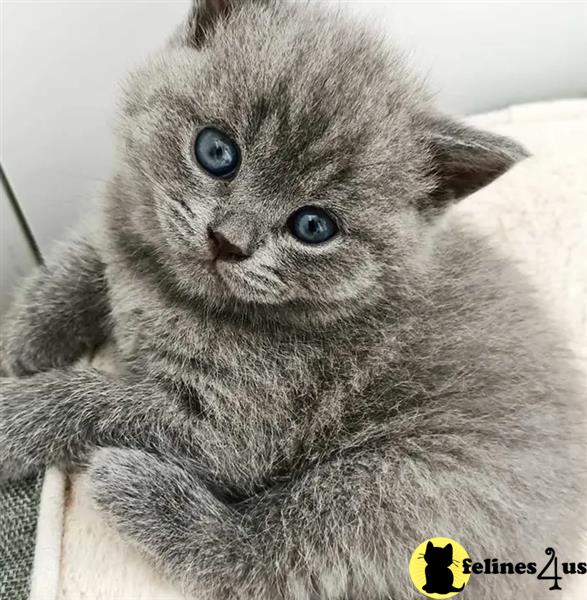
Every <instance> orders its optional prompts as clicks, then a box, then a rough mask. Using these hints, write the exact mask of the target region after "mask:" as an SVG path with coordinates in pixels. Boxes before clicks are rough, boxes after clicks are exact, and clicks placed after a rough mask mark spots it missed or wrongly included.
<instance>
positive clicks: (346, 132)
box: [127, 5, 423, 199]
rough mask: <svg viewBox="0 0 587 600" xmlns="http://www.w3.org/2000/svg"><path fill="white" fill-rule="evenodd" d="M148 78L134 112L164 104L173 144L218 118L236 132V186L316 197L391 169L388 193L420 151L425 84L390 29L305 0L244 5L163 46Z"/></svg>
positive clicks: (169, 141) (166, 142)
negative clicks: (359, 23)
mask: <svg viewBox="0 0 587 600" xmlns="http://www.w3.org/2000/svg"><path fill="white" fill-rule="evenodd" d="M138 83H139V86H138V87H139V89H140V91H139V93H138V94H136V95H135V96H137V97H141V96H142V100H141V101H140V102H139V103H140V104H142V108H141V107H140V108H139V109H138V110H136V107H134V106H133V107H132V108H131V111H132V110H136V112H140V111H141V110H142V109H144V110H145V111H147V112H149V111H151V110H152V107H153V104H155V105H156V108H155V110H156V112H157V111H158V112H159V114H160V115H161V118H160V119H159V123H160V126H162V127H163V128H166V129H168V131H169V134H168V135H169V139H165V140H163V144H164V145H166V146H167V145H168V146H173V145H174V143H177V142H175V141H174V140H173V139H172V138H174V137H175V138H176V139H178V140H179V139H181V140H183V141H184V142H185V140H188V139H189V137H190V136H192V135H193V128H194V127H198V126H205V125H210V124H211V125H215V126H218V127H220V128H221V129H224V130H225V131H226V132H227V133H228V134H229V135H231V136H232V137H234V138H235V140H236V141H237V143H238V144H239V145H240V146H241V149H242V151H243V153H244V155H245V159H246V160H244V161H243V169H242V172H241V175H240V176H239V178H238V179H239V181H238V182H236V184H235V185H237V186H239V185H246V186H249V189H250V190H252V189H254V188H255V187H256V186H257V187H258V188H259V189H262V190H263V192H264V193H265V192H266V191H267V189H268V188H270V189H272V190H280V191H281V192H283V193H284V194H285V191H287V194H286V195H290V196H292V197H294V196H297V197H301V196H302V195H304V197H305V198H308V199H309V198H311V197H313V198H319V196H320V194H321V192H322V190H324V189H326V188H332V186H336V185H339V186H341V185H346V184H347V183H348V182H349V181H352V184H353V186H354V187H355V188H356V187H357V186H359V185H361V178H364V181H365V183H367V182H368V183H369V185H370V186H371V187H373V186H374V185H375V183H376V181H377V180H378V179H379V178H385V179H386V185H387V195H388V196H389V195H390V194H393V192H394V189H393V186H394V185H397V186H398V189H399V191H401V189H400V188H401V187H402V186H403V183H402V182H403V180H405V179H406V177H408V176H409V168H411V167H410V164H411V163H413V156H414V155H415V154H416V153H414V152H413V150H412V145H413V135H412V131H411V114H412V111H413V110H416V109H417V108H418V105H420V104H421V103H422V101H423V100H422V95H421V92H420V88H419V85H418V83H417V82H414V81H413V80H411V79H410V78H409V77H408V76H407V75H406V73H405V71H404V69H403V66H402V63H401V61H399V60H398V59H397V57H396V56H395V55H394V54H393V52H392V51H391V50H390V49H389V48H388V46H387V45H386V44H385V43H384V42H383V41H382V39H380V38H378V37H377V36H373V35H372V34H371V33H367V32H365V31H363V30H362V29H361V28H358V27H356V25H351V24H350V23H349V22H348V21H347V20H346V19H344V18H341V17H338V16H336V15H332V14H324V13H323V12H322V11H316V12H314V11H311V10H308V7H307V6H304V7H296V6H295V5H293V6H291V5H288V6H285V5H284V6H283V7H281V8H280V9H279V10H260V9H259V8H258V7H257V8H255V9H253V8H251V10H247V11H241V12H239V13H238V14H236V15H234V16H233V17H232V18H230V19H229V20H228V21H227V22H226V23H223V24H222V25H221V26H219V27H218V28H217V30H216V31H215V34H214V35H213V36H212V37H211V38H210V39H209V40H208V42H207V43H206V45H205V46H203V47H202V48H198V49H194V48H190V47H180V48H174V49H171V50H169V51H167V52H166V53H164V54H163V55H161V56H160V57H159V58H158V59H156V60H155V61H154V62H152V63H151V67H150V73H149V72H147V76H146V77H141V78H139V81H138ZM145 91H146V92H145ZM131 96H132V95H131ZM131 102H132V100H131ZM127 113H128V110H127ZM155 119H156V117H155ZM160 128H161V127H160ZM161 137H162V136H161ZM160 141H161V139H160ZM184 142H181V143H184ZM284 182H286V183H287V190H284ZM403 187H406V186H403ZM347 192H348V190H347ZM347 197H348V193H347Z"/></svg>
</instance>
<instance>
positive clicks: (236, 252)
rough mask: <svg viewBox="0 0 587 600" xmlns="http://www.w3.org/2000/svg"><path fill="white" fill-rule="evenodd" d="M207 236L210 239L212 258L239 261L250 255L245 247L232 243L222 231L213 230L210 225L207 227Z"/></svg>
mask: <svg viewBox="0 0 587 600" xmlns="http://www.w3.org/2000/svg"><path fill="white" fill-rule="evenodd" d="M208 238H209V240H210V250H211V251H212V255H213V257H214V259H213V260H226V261H232V262H239V261H241V260H245V259H246V258H248V257H249V256H251V255H250V254H249V253H248V252H247V251H246V249H244V248H241V247H240V246H238V245H237V244H234V243H233V242H231V241H230V240H228V239H227V238H226V237H225V236H224V235H223V234H222V233H220V232H219V231H214V230H213V229H212V228H210V227H209V228H208Z"/></svg>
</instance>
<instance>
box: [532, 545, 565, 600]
mask: <svg viewBox="0 0 587 600" xmlns="http://www.w3.org/2000/svg"><path fill="white" fill-rule="evenodd" d="M545 553H546V555H547V556H550V560H549V561H548V562H547V563H546V566H545V567H544V569H542V571H540V573H539V575H538V579H544V580H552V581H554V583H553V584H552V587H551V588H550V590H562V588H561V587H560V585H559V584H558V582H559V581H560V580H561V579H562V577H561V576H560V575H559V574H558V558H557V557H556V552H555V551H554V548H547V549H546V550H545ZM553 563H554V565H553V569H554V575H545V573H546V571H548V569H549V568H550V565H552V564H553Z"/></svg>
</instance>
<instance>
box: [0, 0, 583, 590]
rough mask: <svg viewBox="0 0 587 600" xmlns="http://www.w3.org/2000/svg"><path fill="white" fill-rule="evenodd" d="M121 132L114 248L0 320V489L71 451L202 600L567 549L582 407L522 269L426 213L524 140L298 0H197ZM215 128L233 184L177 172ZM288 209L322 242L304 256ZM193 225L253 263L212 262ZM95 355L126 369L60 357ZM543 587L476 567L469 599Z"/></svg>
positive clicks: (404, 585) (98, 245)
mask: <svg viewBox="0 0 587 600" xmlns="http://www.w3.org/2000/svg"><path fill="white" fill-rule="evenodd" d="M122 113H123V114H122V122H121V128H120V139H121V159H120V162H119V165H118V168H117V171H116V173H115V175H114V176H113V178H112V182H111V184H110V186H109V189H108V193H107V195H106V198H105V215H106V216H105V223H106V225H105V231H106V235H103V236H101V239H100V240H98V239H96V238H92V237H91V236H80V237H78V238H77V239H76V240H75V241H73V242H71V243H70V244H69V245H68V246H66V247H65V249H64V251H63V252H62V253H61V254H60V255H59V256H57V257H56V258H55V259H54V260H53V261H51V262H49V263H48V264H47V265H46V266H44V267H42V268H41V269H40V270H39V272H38V273H37V274H35V275H34V277H32V278H31V279H30V281H29V282H28V283H27V285H26V286H25V289H24V290H23V292H22V295H21V296H20V300H19V302H18V303H17V304H16V305H15V306H14V308H13V311H12V313H11V315H9V317H8V319H7V320H6V324H5V327H4V330H3V361H4V365H5V368H6V369H7V370H8V371H9V372H10V373H11V374H12V375H13V376H14V375H17V376H26V377H25V378H22V377H20V378H16V377H11V378H5V379H3V380H2V392H1V397H0V473H4V475H5V476H9V477H10V476H11V477H15V476H19V475H21V474H23V473H25V472H28V471H30V470H32V469H38V468H42V467H43V466H45V465H47V464H58V465H61V466H63V467H66V468H68V467H69V468H70V467H72V466H76V465H77V466H79V465H81V466H84V465H85V464H86V462H88V461H89V475H90V481H91V485H92V489H93V494H94V497H95V500H96V502H97V505H98V506H99V507H100V508H101V509H102V510H103V511H104V514H105V515H106V517H107V518H108V519H110V520H111V521H112V523H114V524H115V525H116V526H117V527H118V528H119V530H120V531H121V533H122V534H123V535H124V536H126V537H127V538H128V540H129V541H131V542H132V543H135V544H137V545H138V547H139V548H140V549H141V550H142V551H143V552H144V553H145V554H146V555H147V556H149V557H150V558H151V559H152V560H153V562H154V563H155V565H156V566H157V567H158V568H160V569H162V570H163V571H165V572H166V573H168V574H169V576H171V577H173V578H174V579H176V580H177V581H178V582H180V583H181V584H182V585H184V586H186V587H187V588H188V589H190V590H193V591H194V593H197V594H198V596H197V597H198V598H201V599H214V600H219V599H228V598H237V599H242V600H245V599H250V600H253V599H254V600H257V599H258V600H274V599H277V598H284V599H292V600H293V599H295V600H302V599H330V600H334V599H353V600H376V599H383V598H393V599H394V600H403V599H406V598H416V597H419V595H418V594H417V593H416V592H415V591H414V590H413V588H412V587H411V584H410V583H409V577H408V570H407V561H408V559H409V557H410V554H411V552H412V551H413V550H414V549H415V548H416V546H417V545H418V544H419V543H420V542H422V541H423V540H425V539H427V538H428V537H431V536H435V535H446V536H450V537H452V538H454V539H456V540H458V541H459V542H461V543H462V544H463V545H464V546H465V547H466V548H467V549H468V551H469V553H470V554H471V555H472V556H473V557H474V558H475V559H480V558H485V557H499V558H501V559H503V560H512V561H522V560H537V559H538V558H539V557H540V556H541V555H542V553H543V551H544V548H545V547H546V546H547V545H553V546H555V547H556V548H557V550H558V551H559V553H560V555H561V556H562V557H564V559H568V560H573V559H575V560H577V559H578V557H577V555H576V553H575V554H574V552H575V549H576V543H577V539H578V537H579V534H580V531H579V530H580V527H579V526H578V524H577V522H576V517H577V516H578V515H579V514H580V512H581V508H582V505H581V494H580V490H581V485H582V482H583V478H584V461H585V455H584V446H582V443H583V440H582V435H583V430H582V429H581V427H582V422H583V418H582V417H583V414H582V406H581V401H583V400H584V399H585V390H584V388H582V387H581V382H580V381H579V380H578V377H577V375H576V373H575V371H574V370H573V368H572V367H571V366H570V364H569V362H568V361H567V359H566V357H565V353H564V350H563V348H562V346H563V343H562V341H561V340H560V339H559V337H558V334H557V332H556V329H555V328H554V326H553V325H552V324H551V323H550V322H548V320H547V319H546V317H545V316H544V315H543V314H542V311H541V309H540V306H539V303H538V302H537V301H536V300H535V299H534V297H533V294H532V291H531V290H530V289H529V287H528V285H527V284H526V283H525V282H524V280H523V278H522V277H521V276H520V274H519V273H518V272H517V271H516V270H515V268H513V267H512V266H511V265H510V264H508V262H507V261H506V260H504V259H503V258H502V257H500V256H498V255H497V254H496V252H495V251H494V250H493V249H492V248H491V247H490V245H489V244H488V243H487V242H486V241H483V240H480V239H478V238H476V237H475V236H474V235H472V234H470V233H467V232H465V231H462V230H457V229H456V228H455V227H453V226H448V225H447V222H446V221H445V220H443V219H442V217H441V213H442V212H443V211H444V209H445V208H447V207H448V206H449V204H450V203H451V202H452V201H455V200H458V199H459V198H461V197H464V196H466V195H467V194H470V193H471V192H473V191H475V190H476V189H478V188H480V187H482V186H484V185H486V184H488V183H489V182H490V181H492V180H493V179H494V178H495V177H497V176H499V175H500V174H502V173H503V172H505V171H506V170H507V169H508V168H509V167H510V166H511V165H512V164H513V163H514V162H515V161H516V160H518V159H519V158H522V157H523V156H524V152H523V150H522V149H521V148H519V147H518V146H517V145H516V144H515V143H513V142H511V141H508V140H506V139H502V138H499V137H497V136H494V135H490V134H486V133H482V132H478V131H473V130H470V129H468V128H465V127H464V126H461V125H458V124H456V123H454V122H452V121H451V120H449V119H447V118H444V117H442V116H440V115H438V114H436V113H435V112H433V110H432V109H431V108H430V106H429V104H428V101H427V99H426V97H425V96H424V94H423V93H422V91H421V90H420V87H419V85H418V84H417V82H415V81H414V80H412V79H410V78H409V77H408V76H407V75H406V74H405V73H404V72H403V70H402V67H401V65H400V64H399V63H398V60H397V59H396V57H395V56H394V55H393V54H392V53H391V52H390V51H389V50H388V49H386V47H385V46H384V44H382V43H381V42H380V41H379V40H377V39H375V38H373V37H372V36H371V35H370V34H369V33H366V32H365V31H363V30H362V29H360V28H357V27H354V26H352V25H350V24H349V23H348V22H347V21H346V20H344V19H343V18H339V17H336V16H333V15H331V14H325V13H322V12H320V11H318V10H317V9H315V8H312V7H308V6H306V5H301V4H299V3H298V4H297V5H288V4H283V3H277V2H271V1H267V2H261V1H257V2H255V1H254V0H240V1H238V0H223V1H221V0H207V1H201V2H199V3H197V4H196V5H195V6H194V9H193V11H192V14H191V16H190V18H189V20H188V23H187V25H186V26H184V27H182V28H181V29H180V30H178V31H177V32H176V34H175V35H174V37H173V39H172V41H171V42H170V44H169V45H168V47H166V48H165V49H164V50H163V51H162V52H160V53H159V54H158V55H156V56H155V57H154V58H153V59H152V60H151V61H150V62H149V63H148V64H147V66H146V67H145V68H143V69H142V70H141V71H139V72H138V73H136V74H135V75H134V76H133V77H132V79H131V80H130V82H129V85H128V89H127V94H126V100H125V103H124V106H123V111H122ZM209 124H213V125H215V126H217V127H220V128H222V129H223V130H225V131H226V132H227V133H229V134H230V135H231V136H232V137H233V138H234V139H235V140H236V141H237V142H238V144H239V145H240V147H241V149H242V153H243V160H242V166H241V168H240V172H239V173H238V175H237V177H236V178H235V179H234V180H232V181H230V182H226V181H219V180H216V179H212V178H210V177H209V176H208V175H206V173H204V172H203V171H202V170H201V169H200V168H199V167H198V166H197V165H196V163H195V161H194V158H193V155H192V147H193V140H194V134H195V131H196V129H197V128H198V127H201V126H205V125H209ZM304 205H320V206H324V207H326V208H328V210H330V211H332V213H333V214H334V215H336V217H337V219H338V220H339V224H340V228H341V233H340V234H339V235H338V236H337V237H336V238H334V239H333V240H332V241H331V242H328V243H326V244H323V245H320V246H308V245H304V244H301V243H300V242H298V241H296V240H295V239H294V238H293V237H292V236H291V235H290V234H289V233H288V232H287V231H286V229H285V226H284V224H285V222H286V220H287V217H288V216H289V215H290V214H291V213H292V212H293V211H294V210H295V209H297V208H299V207H300V206H304ZM212 223H213V224H214V227H216V228H220V230H221V231H223V232H224V233H225V235H226V236H227V237H228V238H230V239H236V240H237V241H238V242H239V243H240V244H244V245H246V246H247V247H248V248H249V249H250V250H251V252H252V256H251V257H250V258H249V259H247V260H244V261H242V262H239V263H228V262H226V263H221V262H218V263H217V265H216V267H212V268H211V267H210V263H209V259H210V250H209V248H208V239H207V227H208V226H209V225H210V224H212ZM102 238H103V239H102ZM105 340H114V341H115V343H116V346H117V348H118V352H119V353H120V364H121V371H120V374H119V375H118V376H116V377H111V376H105V375H103V374H101V373H98V372H96V371H94V370H91V369H74V368H72V367H71V366H70V365H71V364H72V363H73V362H74V361H75V360H76V359H77V358H78V357H79V356H80V355H82V354H84V353H85V352H87V351H89V350H91V349H93V348H95V347H97V346H98V345H100V344H101V343H103V342H104V341H105ZM537 586H538V587H537ZM543 589H545V588H544V583H543V582H537V581H536V579H535V578H532V577H530V576H525V577H524V576H517V577H474V578H472V580H471V583H470V585H469V586H468V587H467V588H466V589H465V591H464V592H463V597H466V598H473V599H475V600H495V599H496V598H500V599H510V598H511V599H514V598H515V599H516V600H523V599H535V598H537V597H538V595H539V594H540V593H542V592H541V591H538V590H543Z"/></svg>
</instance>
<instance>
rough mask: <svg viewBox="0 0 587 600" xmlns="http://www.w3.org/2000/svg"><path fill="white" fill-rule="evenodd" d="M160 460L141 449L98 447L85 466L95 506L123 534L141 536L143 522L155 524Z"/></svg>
mask: <svg viewBox="0 0 587 600" xmlns="http://www.w3.org/2000/svg"><path fill="white" fill-rule="evenodd" d="M158 467H159V461H158V460H157V458H155V457H154V456H152V455H150V454H148V453H147V452H143V451H141V450H129V449H125V448H101V449H99V450H97V451H96V452H95V453H94V455H93V456H92V458H91V460H90V464H89V468H88V476H89V481H90V493H91V495H92V499H93V501H94V504H95V505H96V507H97V508H98V509H99V510H100V511H101V512H103V513H104V515H105V517H106V519H107V520H108V521H110V522H111V523H112V524H113V525H114V526H115V527H117V528H118V529H119V530H120V531H121V532H122V533H123V534H126V535H129V536H131V537H134V538H136V537H137V536H138V537H141V536H140V534H141V531H142V530H144V529H143V528H144V525H145V523H146V521H149V522H152V523H156V521H157V515H156V513H157V511H158V508H161V507H158V504H159V502H158V500H157V495H158V494H157V477H156V473H157V470H158Z"/></svg>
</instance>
